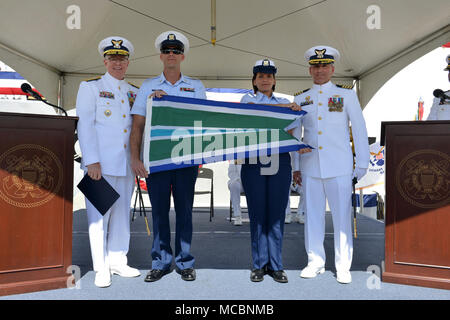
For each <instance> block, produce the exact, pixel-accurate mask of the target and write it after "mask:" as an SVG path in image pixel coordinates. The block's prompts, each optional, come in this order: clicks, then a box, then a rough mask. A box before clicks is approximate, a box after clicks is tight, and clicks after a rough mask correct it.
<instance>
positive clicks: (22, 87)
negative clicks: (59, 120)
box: [20, 82, 67, 117]
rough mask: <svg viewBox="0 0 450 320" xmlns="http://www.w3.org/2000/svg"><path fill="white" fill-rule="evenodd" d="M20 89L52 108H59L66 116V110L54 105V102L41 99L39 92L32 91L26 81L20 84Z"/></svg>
mask: <svg viewBox="0 0 450 320" xmlns="http://www.w3.org/2000/svg"><path fill="white" fill-rule="evenodd" d="M20 89H22V91H23V92H25V93H26V94H29V95H30V96H32V97H33V98H35V99H36V100H39V101H42V102H43V103H45V104H48V105H49V106H51V107H53V108H56V109H58V110H61V111H62V112H64V114H65V116H66V117H67V112H66V110H64V109H63V108H61V107H58V106H55V105H54V104H51V103H49V102H47V101H45V100H44V99H42V97H41V96H40V95H39V93H37V92H36V91H34V90H33V89H32V88H31V86H30V85H29V84H28V83H26V82H24V83H22V85H21V86H20Z"/></svg>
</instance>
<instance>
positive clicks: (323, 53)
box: [305, 46, 341, 65]
mask: <svg viewBox="0 0 450 320" xmlns="http://www.w3.org/2000/svg"><path fill="white" fill-rule="evenodd" d="M340 57H341V55H340V54H339V51H338V50H337V49H335V48H332V47H329V46H314V47H312V48H309V49H308V50H306V52H305V60H306V61H307V62H308V63H309V64H310V65H315V64H330V63H335V62H337V61H338V60H339V58H340Z"/></svg>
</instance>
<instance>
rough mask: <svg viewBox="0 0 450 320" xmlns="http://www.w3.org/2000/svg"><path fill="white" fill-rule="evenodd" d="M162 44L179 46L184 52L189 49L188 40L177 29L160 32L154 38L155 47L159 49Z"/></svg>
mask: <svg viewBox="0 0 450 320" xmlns="http://www.w3.org/2000/svg"><path fill="white" fill-rule="evenodd" d="M163 45H164V46H166V45H167V46H177V47H181V48H182V49H183V52H184V53H187V52H188V51H189V40H188V39H187V38H186V37H185V36H184V35H183V34H182V33H180V32H178V31H172V30H170V31H166V32H163V33H161V34H160V35H159V36H158V37H157V38H156V40H155V48H156V49H157V50H158V51H161V46H163Z"/></svg>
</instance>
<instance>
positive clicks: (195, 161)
mask: <svg viewBox="0 0 450 320" xmlns="http://www.w3.org/2000/svg"><path fill="white" fill-rule="evenodd" d="M304 114H306V112H305V111H292V110H291V109H289V108H283V107H277V106H268V105H258V104H244V103H230V102H220V101H212V100H203V99H194V98H184V97H176V96H168V95H166V96H163V97H162V98H154V99H153V100H152V99H149V100H148V102H147V117H146V125H145V133H144V153H143V154H144V159H143V161H144V164H145V166H146V167H147V168H149V172H150V173H154V172H159V171H165V170H171V169H178V168H182V167H189V166H193V165H199V164H204V163H211V162H219V161H225V160H231V159H243V158H252V157H256V156H266V155H272V154H278V153H283V152H289V151H294V150H299V149H301V148H305V147H308V146H307V145H305V144H303V143H301V142H299V141H298V140H297V139H296V138H294V137H293V136H291V135H290V134H288V133H287V132H285V131H284V129H285V128H288V127H291V126H292V124H293V122H294V121H295V120H296V119H298V118H300V117H302V116H303V115H304ZM289 129H290V128H289Z"/></svg>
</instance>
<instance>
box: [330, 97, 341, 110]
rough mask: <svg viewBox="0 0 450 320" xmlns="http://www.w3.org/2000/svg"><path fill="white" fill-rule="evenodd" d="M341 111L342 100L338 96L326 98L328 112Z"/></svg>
mask: <svg viewBox="0 0 450 320" xmlns="http://www.w3.org/2000/svg"><path fill="white" fill-rule="evenodd" d="M343 109H344V98H342V97H340V96H338V95H336V96H333V97H331V98H328V111H329V112H342V111H343Z"/></svg>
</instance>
